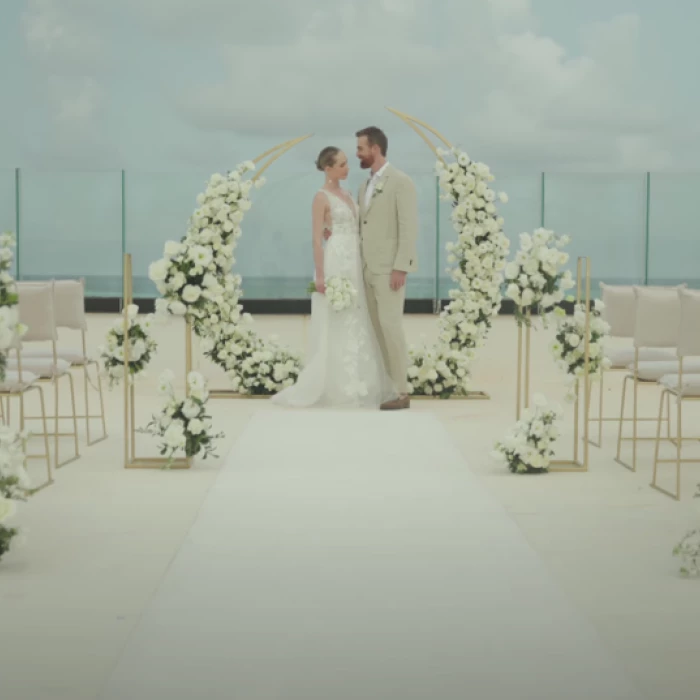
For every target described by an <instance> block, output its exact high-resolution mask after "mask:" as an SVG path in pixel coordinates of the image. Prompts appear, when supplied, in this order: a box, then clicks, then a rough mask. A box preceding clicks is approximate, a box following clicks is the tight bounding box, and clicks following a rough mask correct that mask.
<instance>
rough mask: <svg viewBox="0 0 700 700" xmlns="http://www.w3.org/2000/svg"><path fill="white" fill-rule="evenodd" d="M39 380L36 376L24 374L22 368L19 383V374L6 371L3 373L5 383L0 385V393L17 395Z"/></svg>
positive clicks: (29, 373) (28, 373)
mask: <svg viewBox="0 0 700 700" xmlns="http://www.w3.org/2000/svg"><path fill="white" fill-rule="evenodd" d="M37 379H39V377H37V375H36V374H32V373H31V372H26V371H25V370H24V367H22V381H21V382H20V381H19V372H14V371H13V370H10V369H8V370H7V371H6V372H5V381H4V382H2V383H0V391H4V392H13V393H17V392H20V391H24V390H25V389H28V388H29V387H30V386H31V385H32V384H34V382H35V381H36V380H37Z"/></svg>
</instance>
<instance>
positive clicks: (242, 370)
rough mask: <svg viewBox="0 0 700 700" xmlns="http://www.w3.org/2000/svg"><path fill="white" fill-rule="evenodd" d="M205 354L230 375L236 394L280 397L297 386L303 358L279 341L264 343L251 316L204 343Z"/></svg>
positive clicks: (244, 316)
mask: <svg viewBox="0 0 700 700" xmlns="http://www.w3.org/2000/svg"><path fill="white" fill-rule="evenodd" d="M201 347H202V352H203V353H204V355H205V357H208V358H210V359H211V360H212V361H213V362H214V363H216V364H217V365H219V366H220V367H221V368H222V369H223V370H224V371H225V372H226V374H227V375H228V378H229V380H230V382H231V388H232V390H233V391H235V392H237V393H239V394H242V395H253V396H265V395H272V394H277V393H279V392H280V391H282V389H286V388H287V387H288V386H291V385H292V384H294V383H295V382H296V380H297V378H298V377H299V373H300V372H301V359H300V357H299V356H298V355H296V354H294V353H292V352H291V351H290V350H288V349H287V348H284V347H282V346H280V345H278V344H277V342H276V340H275V339H274V338H273V339H270V340H268V341H263V340H262V339H261V338H260V337H259V336H258V335H257V334H256V333H255V331H254V330H253V329H252V327H251V319H250V318H249V316H248V314H243V317H242V318H241V323H239V324H237V325H235V326H233V328H232V329H230V331H229V330H227V331H226V332H225V333H223V334H222V335H220V336H214V337H208V338H204V339H203V340H202V345H201Z"/></svg>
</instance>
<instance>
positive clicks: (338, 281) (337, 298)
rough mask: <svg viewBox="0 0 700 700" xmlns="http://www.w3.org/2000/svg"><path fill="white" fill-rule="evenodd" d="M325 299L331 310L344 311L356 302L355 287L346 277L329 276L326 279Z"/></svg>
mask: <svg viewBox="0 0 700 700" xmlns="http://www.w3.org/2000/svg"><path fill="white" fill-rule="evenodd" d="M326 299H327V300H328V303H329V304H330V306H331V308H332V309H333V311H344V310H345V309H349V308H350V307H351V306H352V305H353V304H355V303H356V301H357V289H355V287H354V285H353V283H352V282H351V281H350V280H349V279H347V277H337V276H336V277H329V278H328V280H327V281H326Z"/></svg>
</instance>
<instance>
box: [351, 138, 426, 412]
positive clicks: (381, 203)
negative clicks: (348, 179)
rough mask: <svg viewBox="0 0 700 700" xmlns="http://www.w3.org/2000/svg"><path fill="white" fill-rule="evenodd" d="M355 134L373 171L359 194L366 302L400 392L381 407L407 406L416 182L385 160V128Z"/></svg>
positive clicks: (366, 165)
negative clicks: (407, 313) (407, 308)
mask: <svg viewBox="0 0 700 700" xmlns="http://www.w3.org/2000/svg"><path fill="white" fill-rule="evenodd" d="M355 136H356V137H357V157H358V159H359V161H360V167H362V168H363V169H365V170H369V171H370V173H371V177H370V178H369V180H367V181H366V182H365V183H364V184H363V185H362V187H361V188H360V197H359V207H360V236H361V242H362V260H363V263H364V278H365V290H366V292H367V304H368V306H369V313H370V316H371V318H372V324H373V326H374V330H375V332H376V334H377V339H378V341H379V346H380V348H381V351H382V355H383V356H384V363H385V365H386V368H387V371H388V373H389V375H390V376H391V378H392V379H393V381H394V383H395V384H396V388H397V390H398V391H399V394H400V395H399V397H398V398H397V399H395V400H394V401H389V402H388V403H385V404H382V406H381V408H382V409H383V410H396V409H402V408H409V406H410V399H409V396H408V347H407V345H406V337H405V335H404V329H403V311H404V301H405V299H406V274H407V273H409V272H415V271H416V269H417V264H416V262H417V261H416V238H417V235H418V205H417V197H416V188H415V186H414V184H413V181H412V180H411V178H410V177H408V175H406V174H405V173H403V172H401V171H400V170H397V169H396V168H394V167H393V166H392V165H391V164H390V163H388V162H387V160H386V153H387V146H388V139H387V137H386V134H385V133H384V132H383V131H382V130H381V129H378V128H377V127H376V126H369V127H367V128H366V129H362V130H360V131H358V132H357V133H356V134H355Z"/></svg>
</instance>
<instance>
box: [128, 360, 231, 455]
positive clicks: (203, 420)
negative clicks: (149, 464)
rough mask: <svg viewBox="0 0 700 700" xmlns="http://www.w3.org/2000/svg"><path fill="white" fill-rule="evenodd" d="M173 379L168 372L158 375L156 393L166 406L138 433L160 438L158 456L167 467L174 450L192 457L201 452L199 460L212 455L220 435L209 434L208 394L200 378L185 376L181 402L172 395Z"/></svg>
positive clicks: (204, 383) (221, 434)
mask: <svg viewBox="0 0 700 700" xmlns="http://www.w3.org/2000/svg"><path fill="white" fill-rule="evenodd" d="M173 379H174V375H173V373H172V372H171V371H170V370H166V371H165V372H163V374H162V375H161V376H160V381H159V393H160V394H161V395H162V396H165V398H166V399H167V401H166V404H165V406H164V408H163V410H162V412H161V413H160V415H158V416H153V419H152V420H151V422H150V423H149V424H148V425H147V426H146V428H144V429H142V430H140V431H139V432H142V433H149V434H151V435H156V436H158V437H161V438H163V442H162V444H161V448H160V454H161V455H167V456H168V458H169V460H170V462H169V464H170V463H172V461H173V460H174V459H175V453H176V452H178V451H184V453H185V456H187V457H196V456H197V455H198V454H200V453H203V455H204V456H203V459H206V458H207V457H208V456H209V455H212V456H216V454H215V453H214V450H213V447H212V445H213V442H214V440H216V439H218V438H221V437H223V436H224V434H223V433H213V432H212V423H211V416H209V415H207V412H206V404H207V399H208V398H209V394H208V392H207V385H206V381H205V379H204V377H202V375H201V374H199V373H198V372H190V373H189V375H188V376H187V386H188V389H189V396H188V397H187V398H185V399H178V398H177V396H176V395H175V389H174V388H173ZM169 464H168V465H166V468H167V466H169Z"/></svg>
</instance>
